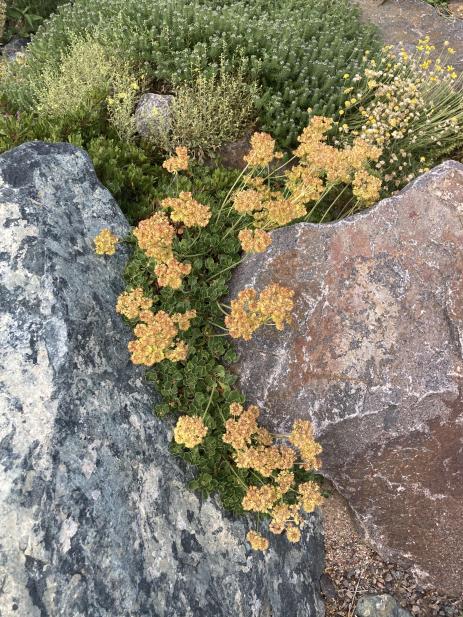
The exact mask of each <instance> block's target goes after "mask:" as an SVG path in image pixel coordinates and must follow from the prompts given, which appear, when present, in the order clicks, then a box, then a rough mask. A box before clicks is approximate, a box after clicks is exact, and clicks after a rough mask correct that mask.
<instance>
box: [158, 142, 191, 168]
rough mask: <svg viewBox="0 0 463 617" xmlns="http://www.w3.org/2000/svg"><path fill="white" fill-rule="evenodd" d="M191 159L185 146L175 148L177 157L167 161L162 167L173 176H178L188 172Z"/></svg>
mask: <svg viewBox="0 0 463 617" xmlns="http://www.w3.org/2000/svg"><path fill="white" fill-rule="evenodd" d="M188 164H189V157H188V150H187V148H185V147H184V146H179V147H178V148H175V156H172V157H170V158H169V159H167V160H165V161H164V163H163V164H162V166H163V167H164V169H167V171H168V172H169V173H171V174H176V173H178V172H179V171H186V170H187V169H188Z"/></svg>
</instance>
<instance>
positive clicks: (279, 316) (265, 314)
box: [225, 283, 294, 341]
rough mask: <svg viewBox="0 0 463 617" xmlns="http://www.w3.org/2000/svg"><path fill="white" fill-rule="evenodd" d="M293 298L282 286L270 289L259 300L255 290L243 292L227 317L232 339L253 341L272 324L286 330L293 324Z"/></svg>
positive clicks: (275, 284) (272, 286)
mask: <svg viewBox="0 0 463 617" xmlns="http://www.w3.org/2000/svg"><path fill="white" fill-rule="evenodd" d="M293 296H294V292H293V291H292V290H291V289H288V288H286V287H283V286H281V285H279V284H278V283H273V284H272V285H268V286H267V287H266V288H265V289H264V290H263V291H262V292H261V293H260V296H259V297H258V296H257V292H256V291H255V290H254V289H251V288H247V289H243V290H242V291H240V292H239V294H238V296H237V298H236V299H235V300H232V302H231V312H230V314H229V315H227V316H226V317H225V325H226V326H227V328H228V332H229V334H230V336H231V337H232V338H243V339H244V340H245V341H249V340H251V338H252V335H253V333H254V332H255V331H256V330H257V329H258V328H259V327H260V326H262V325H264V324H270V323H273V324H275V327H276V328H277V330H283V328H284V325H285V323H286V322H290V314H291V311H292V309H293Z"/></svg>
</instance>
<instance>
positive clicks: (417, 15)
mask: <svg viewBox="0 0 463 617" xmlns="http://www.w3.org/2000/svg"><path fill="white" fill-rule="evenodd" d="M352 2H353V3H355V4H357V5H358V6H359V8H360V10H361V14H362V17H363V19H364V20H365V21H366V22H367V23H373V24H375V25H376V26H377V27H378V28H379V31H380V34H381V37H382V39H383V40H384V42H385V43H387V44H388V45H394V46H396V45H399V44H400V45H401V44H403V45H404V46H405V47H406V48H408V49H410V51H412V50H414V48H415V47H416V44H417V42H418V39H421V38H424V37H425V36H427V35H429V37H430V41H431V43H432V44H433V45H435V46H436V49H437V52H438V53H440V50H441V49H442V48H443V45H444V42H445V41H448V42H449V45H450V47H452V48H453V49H454V50H455V55H453V56H451V58H450V59H449V62H450V63H451V64H452V65H454V66H455V68H456V69H457V70H458V71H462V70H463V20H461V19H459V18H458V17H454V16H450V15H446V14H445V13H444V12H443V11H442V10H439V9H437V8H435V7H433V6H431V4H429V3H428V2H425V0H385V1H384V2H383V3H381V4H380V3H379V2H377V1H376V0H352Z"/></svg>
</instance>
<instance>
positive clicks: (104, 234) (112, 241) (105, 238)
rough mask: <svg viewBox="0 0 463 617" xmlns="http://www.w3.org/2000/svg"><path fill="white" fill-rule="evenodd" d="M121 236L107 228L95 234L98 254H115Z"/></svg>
mask: <svg viewBox="0 0 463 617" xmlns="http://www.w3.org/2000/svg"><path fill="white" fill-rule="evenodd" d="M118 241H119V238H118V237H117V236H115V235H114V234H113V233H112V232H111V231H110V230H109V229H107V228H105V229H102V230H101V231H100V233H99V234H98V235H97V236H95V239H94V242H95V253H96V254H97V255H114V253H115V252H116V245H117V243H118Z"/></svg>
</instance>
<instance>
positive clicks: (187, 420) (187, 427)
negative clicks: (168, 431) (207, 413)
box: [174, 416, 208, 448]
mask: <svg viewBox="0 0 463 617" xmlns="http://www.w3.org/2000/svg"><path fill="white" fill-rule="evenodd" d="M207 432H208V428H207V426H206V425H205V424H204V421H203V419H202V418H201V417H200V416H180V418H179V419H178V420H177V424H176V426H175V428H174V440H175V443H178V444H180V445H183V446H185V448H194V447H195V446H199V444H201V443H202V442H203V440H204V437H205V436H206V435H207Z"/></svg>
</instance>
